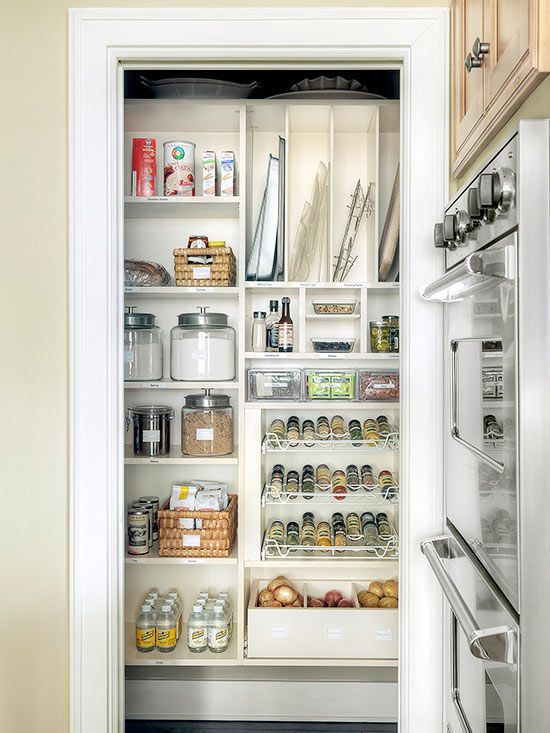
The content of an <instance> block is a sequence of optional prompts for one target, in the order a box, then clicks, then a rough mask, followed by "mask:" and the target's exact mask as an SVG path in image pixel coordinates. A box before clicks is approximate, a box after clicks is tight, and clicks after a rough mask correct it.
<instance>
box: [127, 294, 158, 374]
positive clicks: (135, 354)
mask: <svg viewBox="0 0 550 733" xmlns="http://www.w3.org/2000/svg"><path fill="white" fill-rule="evenodd" d="M155 319H156V316H154V315H153V314H152V313H134V309H133V308H128V310H127V311H126V313H125V314H124V379H125V380H126V381H128V382H153V381H158V380H159V379H162V331H161V329H160V328H159V327H158V326H156V325H155Z"/></svg>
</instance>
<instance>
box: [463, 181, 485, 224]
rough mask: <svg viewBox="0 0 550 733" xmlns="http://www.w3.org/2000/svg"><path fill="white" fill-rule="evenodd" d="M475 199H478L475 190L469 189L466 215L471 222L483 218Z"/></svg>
mask: <svg viewBox="0 0 550 733" xmlns="http://www.w3.org/2000/svg"><path fill="white" fill-rule="evenodd" d="M477 198H478V193H477V188H470V189H469V190H468V203H467V209H468V215H469V217H470V219H472V220H476V219H481V218H482V216H483V212H482V211H481V209H480V208H479V203H478V200H477Z"/></svg>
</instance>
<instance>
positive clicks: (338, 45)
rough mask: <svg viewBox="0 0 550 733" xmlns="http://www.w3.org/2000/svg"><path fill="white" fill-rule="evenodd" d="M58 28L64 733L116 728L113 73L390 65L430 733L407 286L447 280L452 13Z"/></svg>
mask: <svg viewBox="0 0 550 733" xmlns="http://www.w3.org/2000/svg"><path fill="white" fill-rule="evenodd" d="M69 26H70V28H69V30H70V55H69V68H70V73H69V95H70V118H69V131H70V293H71V295H70V319H71V408H70V421H71V425H70V427H71V446H70V454H71V470H70V483H71V512H70V525H71V526H70V530H71V534H70V537H71V548H70V557H71V564H70V573H71V588H70V603H71V614H70V618H71V648H70V654H71V660H70V670H71V731H72V733H118V732H119V731H122V730H123V723H122V720H123V682H124V656H123V655H124V633H123V631H124V625H123V614H122V611H123V604H122V602H121V600H122V598H123V595H122V594H123V536H124V500H123V494H124V492H123V471H122V460H121V458H122V455H123V453H122V450H123V445H122V431H121V429H120V427H119V426H120V416H121V414H122V407H123V394H122V378H121V371H122V369H121V364H122V359H121V358H120V355H121V353H120V352H121V346H120V343H121V330H122V329H121V324H120V313H121V311H122V306H123V297H122V287H121V282H122V277H121V275H122V247H123V241H122V222H123V205H122V185H121V184H120V182H121V180H122V145H120V140H121V130H122V103H121V86H120V82H121V77H122V75H121V62H126V63H128V64H131V63H132V62H133V63H135V64H138V63H141V62H149V63H150V64H151V65H153V66H154V65H157V66H158V65H159V64H160V63H168V64H170V65H172V66H176V65H177V62H178V61H179V62H180V63H183V64H186V65H188V66H189V65H191V66H192V65H193V64H194V65H195V67H199V66H202V68H205V67H207V66H208V64H211V65H213V66H215V65H216V64H218V65H219V64H233V65H234V66H237V67H239V66H240V67H241V68H242V67H243V66H245V65H248V66H249V67H254V66H255V65H256V66H257V65H259V64H262V65H264V64H272V65H274V66H276V64H277V63H278V62H279V61H281V60H283V59H286V60H288V61H294V62H295V63H296V65H301V66H306V65H309V66H312V67H314V66H315V65H320V64H321V63H322V64H323V65H324V66H325V68H326V67H329V68H330V67H331V65H332V66H334V67H337V66H338V64H340V65H341V66H342V67H347V68H349V67H350V66H353V65H354V64H355V65H357V66H359V65H361V64H365V63H369V62H380V64H381V65H384V64H385V63H386V64H392V65H395V63H396V62H397V63H399V64H401V67H402V99H403V104H402V143H401V145H402V151H401V152H402V169H401V170H402V174H401V175H402V200H401V263H402V266H401V269H402V273H405V277H404V278H403V280H402V306H403V308H402V313H403V323H404V324H407V322H408V324H409V325H408V328H407V327H406V328H405V329H404V333H403V338H402V340H401V344H402V349H401V353H402V357H401V358H402V394H403V409H402V415H401V425H402V433H403V440H402V473H401V485H402V488H403V491H402V497H401V498H402V503H401V528H400V534H401V559H400V578H401V592H400V607H401V614H400V617H401V629H400V655H401V656H400V695H399V700H400V704H399V718H400V728H399V729H400V731H401V733H441V730H442V720H443V718H442V710H441V708H442V696H441V694H440V681H441V678H442V670H441V648H442V625H441V600H440V597H439V594H438V592H437V591H436V589H435V586H434V581H433V576H432V574H431V572H430V570H429V568H428V565H427V563H426V562H425V561H424V559H423V558H422V556H421V554H420V551H419V542H420V540H421V539H423V538H425V537H428V536H430V535H434V534H437V533H439V532H440V531H441V530H442V521H443V514H442V490H441V485H442V483H441V477H442V470H441V465H440V458H439V456H440V455H441V451H440V450H436V449H437V448H438V447H439V446H440V443H441V420H440V417H439V416H440V413H441V412H442V410H441V395H442V392H441V354H440V353H439V350H438V335H439V333H440V327H441V324H440V315H439V313H438V312H437V311H438V309H436V308H433V306H431V305H426V304H424V303H423V302H422V301H421V299H420V298H419V296H418V291H419V288H420V287H421V286H422V285H423V284H424V283H426V282H428V281H431V280H434V279H435V278H436V277H438V276H439V274H440V270H441V262H440V260H439V258H437V257H436V256H434V253H433V248H432V241H431V236H432V226H433V222H434V221H435V220H436V217H437V216H438V214H440V213H441V211H442V208H443V204H444V202H445V199H446V194H447V179H448V166H447V158H448V154H447V153H448V112H447V107H448V35H449V29H448V11H447V10H446V9H442V8H428V9H418V8H417V9H407V8H393V9H375V8H370V9H359V8H341V9H340V8H339V9H324V8H323V9H311V8H277V9H274V8H269V9H244V8H240V9H235V8H233V9H222V8H186V9H183V8H170V9H164V8H162V9H154V8H139V9H108V8H103V9H93V10H88V9H74V10H70V11H69ZM228 38H229V39H230V41H229V42H228ZM204 39H207V44H208V45H201V42H203V43H204ZM304 39H306V43H305V44H304ZM308 41H310V42H312V44H311V45H308ZM439 343H441V341H440V342H439Z"/></svg>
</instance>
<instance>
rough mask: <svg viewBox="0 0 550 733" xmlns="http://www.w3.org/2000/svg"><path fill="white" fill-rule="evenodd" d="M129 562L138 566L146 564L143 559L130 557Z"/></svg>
mask: <svg viewBox="0 0 550 733" xmlns="http://www.w3.org/2000/svg"><path fill="white" fill-rule="evenodd" d="M128 560H129V561H130V562H131V563H136V564H137V563H144V562H145V560H144V559H143V558H142V557H129V558H128Z"/></svg>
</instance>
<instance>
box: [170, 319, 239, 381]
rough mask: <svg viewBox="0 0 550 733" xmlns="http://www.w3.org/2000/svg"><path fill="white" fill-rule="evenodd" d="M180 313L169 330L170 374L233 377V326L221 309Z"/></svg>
mask: <svg viewBox="0 0 550 733" xmlns="http://www.w3.org/2000/svg"><path fill="white" fill-rule="evenodd" d="M199 311H200V312H199V313H181V314H180V315H179V316H178V325H177V326H174V328H173V329H172V330H171V332H170V376H171V378H172V379H173V380H175V381H182V382H185V381H199V380H201V379H207V380H209V381H211V382H221V381H231V380H233V379H235V329H234V328H231V326H228V325H227V315H226V314H225V313H206V306H201V307H200V308H199Z"/></svg>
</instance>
